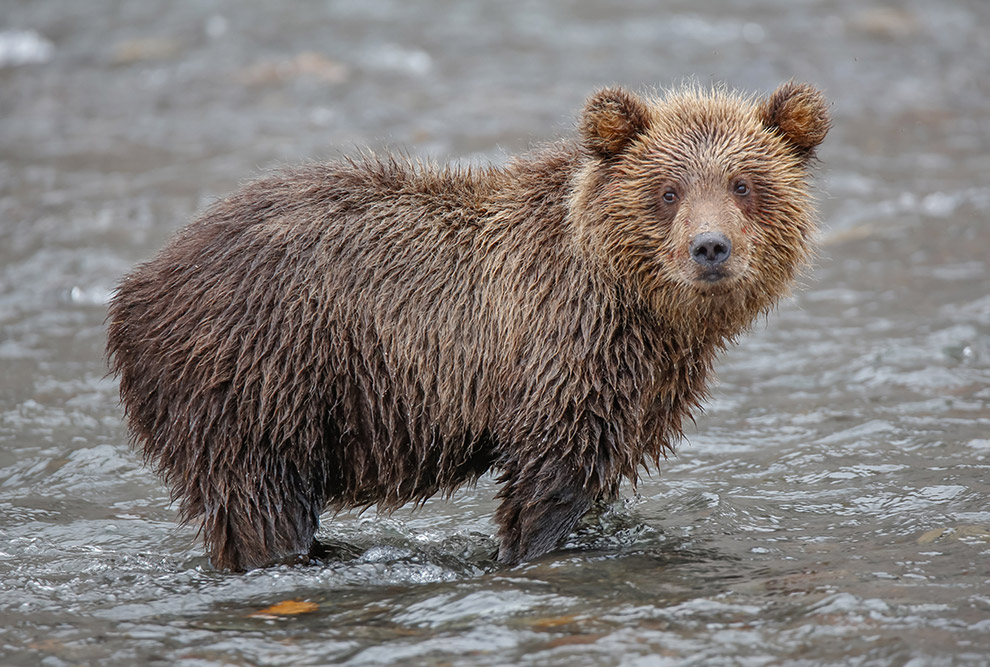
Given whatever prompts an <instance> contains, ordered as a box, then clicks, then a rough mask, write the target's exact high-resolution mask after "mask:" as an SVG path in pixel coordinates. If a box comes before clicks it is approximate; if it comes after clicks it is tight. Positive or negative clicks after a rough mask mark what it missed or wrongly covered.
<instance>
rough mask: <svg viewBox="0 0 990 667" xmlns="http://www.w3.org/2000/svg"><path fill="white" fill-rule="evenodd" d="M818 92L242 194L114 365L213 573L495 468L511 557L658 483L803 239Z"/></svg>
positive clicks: (184, 245) (201, 224)
mask: <svg viewBox="0 0 990 667" xmlns="http://www.w3.org/2000/svg"><path fill="white" fill-rule="evenodd" d="M828 128H829V117H828V111H827V105H826V102H825V100H824V98H823V96H822V95H821V93H820V92H818V91H817V90H816V89H814V88H813V87H811V86H808V85H803V84H795V83H788V84H784V85H782V86H781V87H779V88H778V89H777V90H776V91H775V92H774V93H772V94H771V95H770V96H769V97H768V98H765V99H753V98H745V97H741V96H739V95H735V94H732V93H728V92H726V91H724V90H714V91H702V90H699V89H696V88H690V89H683V90H679V91H675V92H671V93H668V94H666V95H665V96H663V97H661V98H657V99H646V98H642V97H639V96H637V95H634V94H632V93H630V92H627V91H625V90H623V89H620V88H609V89H605V90H601V91H599V92H597V93H596V94H594V95H593V96H592V97H591V98H590V99H589V100H588V102H587V104H586V106H585V108H584V111H583V113H582V115H581V117H580V139H579V140H578V141H573V142H567V143H560V144H556V145H551V146H548V147H544V148H542V149H540V150H538V151H536V152H535V153H534V154H533V155H531V156H529V157H525V158H521V159H517V160H515V161H512V162H510V163H509V164H508V165H506V166H504V167H489V168H484V169H475V168H471V169H467V168H441V167H437V166H435V165H432V164H423V163H419V162H412V161H409V160H405V159H398V158H395V157H385V158H378V157H374V156H366V157H362V158H360V159H356V160H348V161H340V162H334V163H329V164H311V165H308V166H304V167H301V168H298V169H293V170H289V171H285V172H283V173H279V174H277V175H273V176H271V177H268V178H264V179H262V180H259V181H257V182H254V183H252V184H250V185H248V186H246V187H244V188H243V189H242V190H240V191H239V192H237V193H236V194H234V195H233V196H231V197H229V198H227V199H225V200H222V201H220V202H218V203H216V204H215V205H213V206H212V207H211V208H209V209H208V210H207V211H206V212H205V213H204V214H203V215H202V216H201V217H200V218H199V219H197V220H195V221H194V222H192V223H191V224H190V225H188V226H187V227H185V228H184V229H182V230H181V231H180V232H179V233H178V235H177V236H176V237H175V239H174V240H173V241H172V242H170V243H169V244H168V245H167V246H166V247H165V248H164V249H163V250H162V251H161V252H160V253H159V254H158V255H157V256H156V257H155V258H154V259H152V260H151V261H149V262H147V263H145V264H142V265H140V266H138V267H137V268H136V269H135V270H134V271H133V272H132V273H131V274H130V275H128V276H127V277H126V278H124V279H123V281H122V282H121V284H120V285H119V287H118V289H117V290H116V293H115V295H114V296H113V299H112V301H111V304H110V309H109V316H108V321H109V331H108V354H109V358H110V364H111V368H112V370H113V371H114V372H115V373H116V374H118V375H119V377H120V393H121V398H122V402H123V404H124V406H125V409H126V413H127V417H128V421H129V425H130V428H131V431H132V434H133V438H134V440H135V442H137V443H139V444H140V446H141V447H142V448H143V451H144V455H145V457H146V459H147V460H149V461H150V462H152V463H153V464H154V466H155V468H156V469H157V470H158V471H159V472H160V474H161V475H162V476H163V477H164V480H165V482H166V483H167V484H168V486H169V487H170V489H171V491H172V493H173V494H174V496H175V497H176V498H177V499H179V501H180V509H181V516H182V518H183V520H186V521H198V522H201V524H202V531H203V534H204V536H205V541H206V546H207V550H208V552H209V555H210V556H211V558H212V562H213V563H214V565H215V566H217V567H220V568H230V569H234V570H243V569H247V568H254V567H258V566H264V565H266V564H271V563H275V562H284V561H285V560H287V559H289V560H291V559H293V558H296V557H305V556H306V555H307V554H308V553H310V549H311V548H312V547H313V545H314V534H315V532H316V529H317V525H318V521H319V517H320V514H321V513H322V512H324V511H325V510H330V511H339V510H342V509H344V508H353V507H368V506H371V505H375V504H377V506H378V508H379V509H380V510H384V511H388V510H392V509H394V508H397V507H399V506H400V505H403V504H405V503H409V502H422V501H424V500H425V499H427V498H429V497H430V496H433V495H434V494H436V493H442V494H449V493H451V492H453V491H454V489H456V488H457V487H459V486H461V485H462V484H464V483H465V482H470V481H474V480H476V479H477V478H478V477H479V476H480V475H482V474H483V473H485V472H486V471H488V470H490V469H495V470H496V471H497V473H498V481H499V483H500V484H501V488H500V490H499V492H498V498H499V500H500V502H501V504H500V506H499V508H498V510H497V512H496V515H495V520H496V523H497V524H498V538H499V545H500V546H499V552H498V559H499V561H500V562H502V563H506V564H514V563H519V562H520V561H524V560H528V559H532V558H534V557H537V556H539V555H541V554H543V553H545V552H547V551H550V550H552V549H554V548H555V547H556V546H557V545H558V544H559V543H560V542H561V540H563V539H564V538H565V537H566V536H567V535H568V534H569V533H570V531H571V530H572V528H573V527H574V525H575V523H576V522H577V521H578V519H579V518H580V517H581V516H582V515H583V514H584V513H585V512H586V511H587V510H588V509H589V507H590V506H591V505H592V503H593V502H595V501H596V500H599V499H605V500H607V499H610V498H612V497H614V496H615V495H616V493H617V488H618V486H619V483H620V481H621V480H622V479H624V478H625V479H629V480H631V481H632V482H634V483H635V481H636V478H637V475H638V469H639V467H640V466H641V465H643V466H645V465H647V464H650V463H652V464H654V465H659V461H660V458H661V457H665V456H666V455H667V453H669V452H671V451H672V447H673V444H674V443H675V442H676V440H677V439H678V438H679V437H680V435H681V423H682V421H683V420H684V418H685V417H686V416H689V415H690V413H691V411H692V410H693V409H695V408H697V407H698V405H699V402H700V401H701V400H702V399H703V398H704V396H705V392H706V389H705V387H706V383H707V381H708V379H709V377H710V376H711V370H712V362H713V359H714V357H715V356H716V355H717V354H718V353H719V352H720V351H721V350H722V349H723V348H724V347H725V346H726V344H727V343H728V342H729V341H731V340H732V339H733V338H734V337H735V336H736V335H737V334H739V333H740V332H742V331H743V330H745V329H746V328H747V326H748V325H749V323H750V322H751V321H752V320H753V319H754V318H755V317H756V316H757V315H759V314H761V313H765V312H766V311H767V310H768V309H770V308H771V307H772V306H773V305H774V303H775V302H776V301H777V300H778V299H779V298H780V296H781V295H782V294H784V293H785V292H786V291H787V289H788V286H789V285H790V284H791V282H792V278H793V277H794V275H795V271H796V270H797V269H798V268H799V266H800V265H801V263H802V260H803V259H804V258H805V257H806V256H807V255H808V252H809V245H810V238H811V236H812V233H813V230H814V214H813V208H812V202H811V198H810V195H809V184H808V180H809V167H810V163H811V162H813V157H814V150H815V147H816V146H818V144H819V143H820V142H821V141H822V140H823V139H824V137H825V134H826V132H827V131H828Z"/></svg>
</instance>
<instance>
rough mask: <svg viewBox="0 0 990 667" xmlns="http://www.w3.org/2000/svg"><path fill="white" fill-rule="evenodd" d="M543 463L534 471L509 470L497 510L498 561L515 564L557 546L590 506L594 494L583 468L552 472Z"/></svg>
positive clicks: (503, 479) (504, 475)
mask: <svg viewBox="0 0 990 667" xmlns="http://www.w3.org/2000/svg"><path fill="white" fill-rule="evenodd" d="M547 468H552V466H543V467H542V468H541V469H540V470H538V471H536V472H535V474H527V473H526V471H525V470H523V471H520V472H514V471H511V470H506V471H505V473H504V474H503V475H502V477H501V478H500V479H501V481H503V482H504V485H503V486H502V489H501V491H499V494H498V497H499V498H501V499H502V504H501V505H499V508H498V510H497V511H496V512H495V521H496V523H498V526H499V529H498V536H499V549H498V560H499V562H500V563H502V564H504V565H516V564H517V563H521V562H523V561H528V560H532V559H533V558H536V557H538V556H541V555H543V554H545V553H547V552H548V551H552V550H553V549H555V548H557V547H558V546H559V545H560V543H561V542H563V541H564V539H565V538H566V537H567V536H568V535H570V533H571V531H572V530H573V529H574V526H575V525H576V524H577V522H578V520H579V519H580V518H581V517H582V516H584V514H585V512H587V511H588V510H589V509H590V508H591V504H592V502H593V500H594V499H595V498H594V494H593V491H592V490H591V489H589V488H587V487H586V486H585V485H584V484H583V483H582V482H581V479H583V476H584V475H583V473H582V472H581V471H566V472H567V473H571V475H568V474H566V473H564V471H552V470H548V469H547Z"/></svg>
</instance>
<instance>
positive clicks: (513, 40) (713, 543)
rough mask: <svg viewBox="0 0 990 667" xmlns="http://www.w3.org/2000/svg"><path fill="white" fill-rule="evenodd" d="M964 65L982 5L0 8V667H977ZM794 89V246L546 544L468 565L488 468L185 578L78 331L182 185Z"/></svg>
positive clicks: (252, 0) (141, 4)
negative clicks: (803, 258) (804, 122)
mask: <svg viewBox="0 0 990 667" xmlns="http://www.w3.org/2000/svg"><path fill="white" fill-rule="evenodd" d="M988 63H990V5H988V4H987V3H986V2H985V0H969V1H965V0H956V1H951V2H939V3H932V2H921V1H920V0H915V1H910V0H908V1H904V2H881V1H879V0H878V1H876V2H865V3H864V2H854V1H853V0H797V1H794V0H752V1H748V2H731V3H730V2H721V1H720V2H710V3H695V2H687V1H686V0H682V1H672V2H664V3H660V2H647V1H645V0H640V1H637V0H625V1H623V2H613V3H599V2H592V1H591V0H569V1H561V2H553V3H549V2H548V3H537V2H528V1H526V0H508V1H506V2H499V3H471V2H449V1H444V0H424V1H421V2H399V1H397V0H362V1H360V2H357V1H355V2H315V1H313V2H301V3H291V4H290V3H267V2H261V1H259V0H240V1H234V0H204V1H202V2H184V3H175V2H167V1H165V0H114V1H109V0H88V1H87V2H71V1H70V0H37V1H30V2H29V1H27V0H24V1H17V0H0V664H3V665H33V664H44V665H64V664H101V665H109V664H172V663H182V664H195V665H221V664H224V665H226V664H264V665H281V664H292V665H297V664H331V663H346V664H353V665H374V664H436V665H443V664H458V665H461V664H463V665H507V664H539V665H553V664H566V665H570V666H576V665H612V664H623V665H666V664H705V665H710V664H746V665H762V664H779V663H782V662H786V663H788V664H809V665H811V664H843V665H844V664H862V665H871V664H876V665H889V664H911V665H943V664H944V665H949V664H953V665H960V664H963V665H965V664H972V665H982V664H990V657H988V656H990V269H988V262H987V252H988V248H990V220H988V217H990V181H988V177H987V174H990V77H988V76H987V74H988ZM790 78H795V79H798V80H805V81H810V82H812V83H815V84H816V85H819V86H821V87H822V88H823V89H824V90H825V91H826V94H827V95H828V97H829V98H830V99H831V100H832V101H833V102H834V105H833V107H832V113H833V116H834V129H833V130H832V132H831V134H830V135H829V137H828V140H827V141H826V143H825V145H824V146H823V148H822V150H821V157H822V161H823V165H822V167H821V169H820V179H819V184H820V191H821V197H820V198H821V209H822V219H823V230H822V241H823V246H822V251H821V254H820V257H819V259H818V261H817V262H816V265H815V266H814V268H813V270H811V271H810V272H809V273H808V275H807V276H806V278H805V279H804V281H803V282H804V285H803V287H802V289H801V290H799V291H798V293H797V294H796V295H795V297H794V298H792V299H790V300H789V301H787V302H786V303H784V304H782V305H781V307H780V308H779V309H778V311H777V312H776V313H775V314H774V315H772V316H771V317H770V318H768V319H767V320H766V321H765V322H764V321H761V322H760V323H758V325H757V326H756V327H755V328H754V331H753V333H752V334H751V335H749V336H747V337H745V338H744V339H743V341H742V344H741V345H739V346H738V347H736V348H734V349H732V350H731V351H730V352H729V354H728V355H727V356H726V358H725V359H724V360H723V362H722V363H721V364H720V365H719V384H718V385H717V387H716V389H715V392H714V397H713V399H712V401H711V402H710V403H709V405H708V408H707V411H706V413H705V414H704V415H703V416H701V417H700V418H699V419H698V423H697V427H696V428H692V429H690V432H689V433H688V438H687V441H686V442H685V443H684V444H683V445H682V446H681V448H680V452H679V455H678V456H677V457H676V458H673V459H671V460H670V461H669V462H667V464H666V465H665V466H664V467H663V470H662V473H661V474H659V475H658V474H654V475H653V476H652V478H649V479H647V480H645V481H644V483H643V484H642V485H641V487H640V488H639V490H638V494H634V493H633V491H632V490H631V489H628V488H627V489H626V490H625V492H624V499H623V501H622V502H620V503H618V504H617V505H616V506H614V507H613V508H611V509H608V510H606V511H605V512H603V513H602V514H600V515H599V516H595V517H591V518H589V519H588V520H586V521H585V523H584V524H583V525H582V527H581V529H580V531H579V532H578V533H577V534H576V535H575V536H573V537H572V538H571V540H570V542H569V543H568V546H567V548H566V549H565V550H563V551H561V552H557V553H554V554H552V555H550V556H548V557H546V558H543V559H541V560H539V561H538V562H535V563H531V564H527V565H523V566H520V567H517V568H513V569H508V570H505V569H498V568H496V567H495V566H494V563H493V562H492V560H491V555H492V553H493V551H494V548H495V543H494V541H493V539H492V534H493V531H494V527H493V524H492V522H491V515H492V512H493V510H494V503H493V501H492V496H493V494H494V491H495V488H494V484H493V482H492V481H491V479H489V478H485V479H483V480H482V481H481V483H480V484H479V485H478V487H477V488H475V489H465V490H463V491H461V492H459V493H457V494H456V495H455V497H454V498H453V499H451V500H450V501H446V502H444V501H431V502H429V503H428V504H427V505H426V507H424V508H422V509H421V510H419V511H417V512H408V511H401V512H399V513H397V514H395V515H393V516H392V517H390V518H379V517H376V516H375V515H374V513H373V512H372V513H366V514H364V515H361V516H352V515H347V516H342V517H339V518H338V519H337V520H335V521H333V522H329V521H326V522H325V524H326V525H325V527H324V528H323V530H322V531H321V537H322V539H324V540H325V541H326V542H328V543H329V544H331V545H332V546H334V547H335V548H336V550H337V552H338V553H339V558H336V559H334V560H332V561H330V562H327V563H325V564H321V565H313V566H307V567H295V568H273V569H268V570H264V571H257V572H251V573H248V574H243V575H235V574H227V573H222V572H217V571H214V570H212V569H211V568H210V567H209V565H208V563H207V561H206V559H205V558H204V556H203V552H202V548H201V546H200V543H199V541H198V539H197V538H196V535H195V531H194V530H193V529H191V528H180V527H177V526H176V525H175V523H174V517H175V512H174V509H173V508H171V507H170V506H169V499H168V496H167V493H166V492H165V490H164V489H163V487H162V486H161V484H160V483H159V482H158V481H157V480H156V479H155V478H154V477H153V476H152V475H151V474H150V473H149V472H148V471H147V470H145V469H144V468H143V467H142V465H141V461H140V457H139V456H137V455H135V454H134V453H133V452H131V451H130V450H129V449H128V446H127V435H126V432H125V430H124V428H123V425H122V423H121V410H120V408H119V406H118V403H117V396H116V384H115V382H114V381H113V380H112V379H108V378H107V377H105V372H106V370H105V364H104V360H103V346H104V329H103V319H104V316H105V311H106V300H107V297H108V294H109V292H110V290H112V288H113V286H114V284H115V282H116V281H117V280H118V278H119V277H120V276H121V275H122V274H123V273H125V272H126V271H127V270H128V269H129V268H130V267H131V266H132V265H133V264H134V263H136V262H138V261H141V260H144V259H147V258H148V257H150V256H151V255H152V254H153V253H154V252H155V250H157V249H158V248H159V247H160V246H161V245H162V244H163V243H164V242H165V241H166V240H167V239H168V237H169V236H170V235H171V234H172V233H173V232H174V231H175V229H176V228H177V227H178V226H179V225H181V224H183V223H184V222H185V221H187V220H188V219H189V218H190V216H192V215H193V214H194V213H195V212H196V211H197V210H199V209H200V208H202V207H203V206H204V205H205V204H207V203H209V202H210V201H212V200H213V199H214V198H216V197H219V196H222V195H224V194H225V193H227V192H229V191H230V190H232V189H233V188H235V187H236V186H237V184H238V183H239V182H241V181H243V180H245V179H248V178H251V177H254V176H256V175H257V174H258V173H259V172H260V171H261V170H264V169H268V168H272V167H275V166H278V165H282V164H286V163H293V162H298V161H302V160H306V159H328V158H333V157H335V156H338V155H341V154H343V153H348V152H353V151H355V150H356V149H358V148H359V147H364V146H370V147H373V148H376V149H381V148H383V147H388V146H391V147H394V148H398V149H402V150H405V151H406V152H408V153H410V154H412V155H416V156H425V157H433V158H436V159H439V160H457V161H461V162H488V161H492V162H496V163H498V162H503V161H504V160H505V159H506V157H507V155H509V154H511V153H515V152H519V151H522V150H525V149H526V148H527V147H528V146H531V145H533V144H534V143H538V142H541V141H545V140H550V139H554V138H556V137H559V136H562V135H567V134H568V133H570V132H571V131H572V128H573V124H574V120H575V113H576V111H577V110H578V109H579V108H580V106H581V104H582V101H583V99H584V97H585V96H586V95H587V94H588V93H589V92H590V91H592V90H593V89H594V88H596V87H598V86H601V85H605V84H612V83H621V84H625V85H629V86H631V87H634V88H637V89H640V90H648V89H650V88H654V87H669V86H673V85H677V84H679V83H681V82H684V81H697V82H700V83H702V84H704V85H709V84H713V83H726V84H727V85H729V86H730V87H733V88H737V89H740V90H744V91H752V92H761V93H767V92H769V91H770V90H772V89H773V88H774V87H775V86H776V85H778V84H779V83H780V82H782V81H784V80H787V79H790ZM279 603H282V605H281V606H277V607H274V608H272V605H276V604H279ZM266 610H267V611H266Z"/></svg>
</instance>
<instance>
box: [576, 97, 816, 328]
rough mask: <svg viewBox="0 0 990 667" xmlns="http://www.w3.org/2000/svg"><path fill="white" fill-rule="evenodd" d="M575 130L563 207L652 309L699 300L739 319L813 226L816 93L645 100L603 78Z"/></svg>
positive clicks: (780, 290) (783, 281)
mask: <svg viewBox="0 0 990 667" xmlns="http://www.w3.org/2000/svg"><path fill="white" fill-rule="evenodd" d="M579 127H580V134H581V141H582V146H583V149H584V152H585V155H586V157H585V162H584V166H583V168H582V171H581V173H580V175H579V177H578V178H577V179H576V181H575V185H574V188H573V192H572V195H571V201H570V215H571V218H572V221H573V223H574V224H575V227H576V229H577V233H578V237H579V242H580V245H581V246H582V248H583V250H584V252H585V254H587V255H588V256H589V257H590V258H591V259H592V260H593V261H595V262H596V263H598V264H599V265H600V266H602V267H604V269H605V270H606V273H607V275H609V276H610V277H611V278H612V279H614V280H619V281H624V282H626V283H627V284H628V285H629V286H631V287H632V288H633V289H634V290H635V291H636V292H638V293H639V295H640V296H642V297H643V298H644V299H645V300H646V301H647V302H648V303H650V304H652V305H653V307H655V308H656V309H657V310H658V312H661V313H671V311H672V310H676V309H680V308H690V309H693V310H692V312H693V313H695V314H697V313H698V307H699V306H707V311H706V312H707V313H708V315H707V316H708V317H717V316H718V314H722V315H724V316H725V317H730V318H735V319H739V318H743V319H746V320H747V321H748V320H749V319H751V318H752V316H753V315H755V314H756V313H757V312H760V311H765V310H767V309H768V308H769V307H771V306H772V305H773V303H775V302H776V300H777V299H778V298H779V297H780V296H781V295H782V294H784V293H786V291H787V289H788V286H789V284H790V283H791V282H792V280H793V277H794V275H795V273H796V271H797V270H798V268H799V267H800V265H801V264H802V262H803V260H804V259H805V258H806V257H807V255H808V254H809V252H810V250H811V237H812V234H813V231H814V228H815V220H814V211H813V206H812V202H811V197H810V195H809V191H808V189H809V188H808V175H809V166H810V165H811V163H812V162H813V158H814V152H815V148H816V147H817V146H818V145H819V144H820V143H821V142H822V140H823V139H824V138H825V135H826V133H827V132H828V129H829V115H828V108H827V103H826V101H825V98H824V96H823V95H822V94H821V93H820V92H819V91H818V90H816V89H815V88H813V87H811V86H809V85H806V84H797V83H793V82H792V83H787V84H784V85H782V86H780V87H779V88H778V89H777V90H776V91H774V92H773V93H772V94H771V95H770V96H769V97H767V98H763V99H752V98H746V97H741V96H737V95H734V94H731V93H728V92H726V91H724V90H715V91H702V90H699V89H697V88H687V89H684V90H680V91H677V92H673V93H669V94H667V95H666V96H664V97H662V98H658V99H645V98H641V97H639V96H637V95H634V94H632V93H630V92H628V91H626V90H624V89H622V88H607V89H604V90H601V91H599V92H597V93H596V94H594V95H592V96H591V97H590V98H589V99H588V101H587V104H586V106H585V108H584V111H583V114H582V116H581V119H580V126H579ZM699 300H700V301H701V302H703V303H701V302H699ZM754 311H755V312H754Z"/></svg>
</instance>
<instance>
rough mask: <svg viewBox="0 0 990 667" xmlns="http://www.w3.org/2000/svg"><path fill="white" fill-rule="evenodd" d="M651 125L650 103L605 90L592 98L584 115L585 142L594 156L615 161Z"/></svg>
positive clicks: (624, 91) (609, 89) (614, 89)
mask: <svg viewBox="0 0 990 667" xmlns="http://www.w3.org/2000/svg"><path fill="white" fill-rule="evenodd" d="M649 125H650V109H649V107H648V106H647V105H646V103H645V102H644V101H643V100H641V99H640V98H638V97H637V96H635V95H633V94H632V93H630V92H628V91H626V90H624V89H622V88H604V89H602V90H599V91H598V92H597V93H595V94H594V95H592V96H591V97H589V98H588V101H587V102H586V103H585V105H584V112H583V113H582V114H581V124H580V129H581V138H582V139H583V140H584V146H585V148H587V149H588V150H589V151H590V152H591V153H592V155H595V156H597V157H600V158H602V159H606V160H607V159H608V158H611V157H614V156H615V155H617V154H618V153H620V152H621V151H622V149H623V148H625V147H626V146H627V145H628V144H629V142H630V141H632V140H633V139H634V138H635V137H636V136H637V135H639V134H641V133H642V132H644V131H645V130H646V128H647V127H649Z"/></svg>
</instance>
